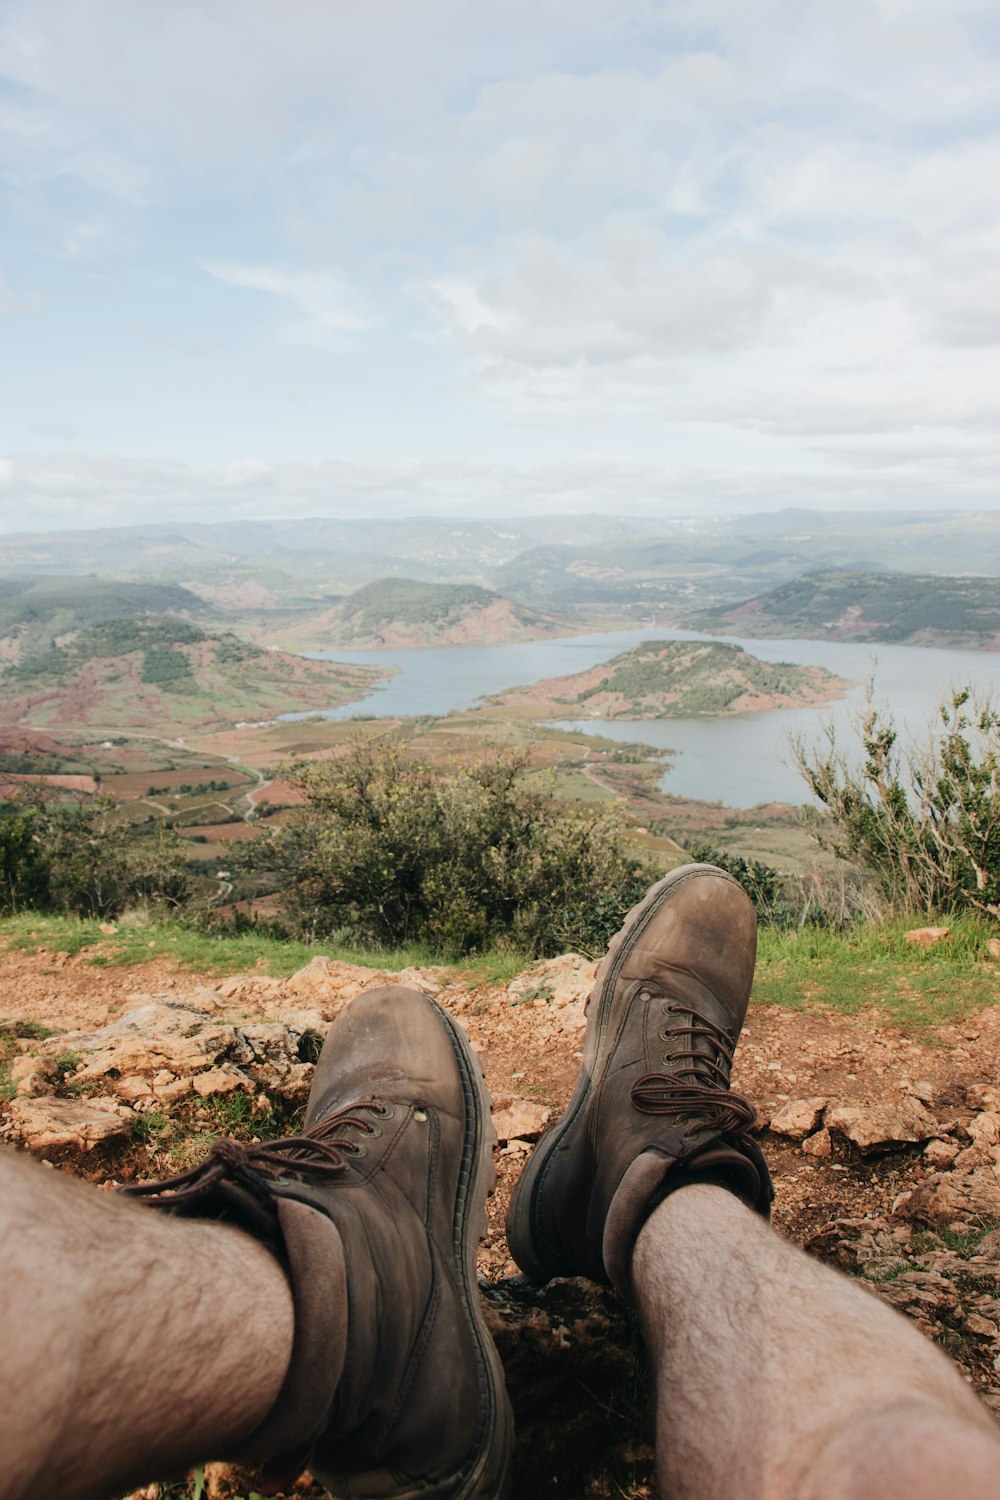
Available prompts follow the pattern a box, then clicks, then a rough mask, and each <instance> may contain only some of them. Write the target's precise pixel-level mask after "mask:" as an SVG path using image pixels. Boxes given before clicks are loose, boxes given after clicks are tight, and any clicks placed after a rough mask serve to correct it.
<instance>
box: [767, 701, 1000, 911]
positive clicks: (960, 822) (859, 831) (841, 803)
mask: <svg viewBox="0 0 1000 1500" xmlns="http://www.w3.org/2000/svg"><path fill="white" fill-rule="evenodd" d="M854 727H855V730H856V732H857V734H858V736H859V738H860V741H861V748H862V750H863V753H864V758H863V763H862V764H861V765H860V767H859V766H857V765H856V764H854V763H853V762H851V761H850V760H849V759H848V757H847V756H845V755H844V754H843V753H842V751H841V750H840V748H839V747H838V745H837V743H836V740H835V737H834V734H833V732H832V730H831V731H830V732H829V734H828V738H827V743H826V745H825V746H824V747H820V748H819V749H817V748H812V749H809V748H807V747H806V746H804V745H803V743H802V742H801V740H799V741H796V742H794V743H793V753H794V755H795V760H796V764H797V765H798V768H799V770H800V772H801V773H802V775H803V776H804V777H805V779H806V781H807V783H808V785H809V788H810V790H811V791H812V792H813V794H814V796H815V797H817V798H818V800H819V802H820V803H821V805H822V807H823V809H824V811H825V812H826V814H827V816H828V818H829V820H830V823H831V824H832V830H830V829H829V828H823V827H821V826H820V825H819V823H818V822H817V826H816V829H815V835H816V838H817V840H818V842H819V843H820V844H821V845H822V846H823V847H824V848H827V849H830V850H831V851H832V852H833V853H834V854H837V855H839V856H840V858H842V859H849V860H854V861H856V862H857V863H858V864H860V865H862V866H863V867H864V869H865V870H866V871H867V872H868V875H869V876H870V878H871V880H872V882H873V883H874V885H875V887H876V889H877V891H878V892H879V894H880V896H881V897H882V899H883V900H884V902H885V903H886V904H887V905H888V906H889V908H890V909H894V910H899V911H920V912H924V913H931V912H954V911H960V910H962V909H964V908H966V907H973V908H975V909H977V910H979V911H983V912H988V913H990V914H991V915H992V916H994V917H1000V714H998V713H997V711H996V710H995V709H994V708H993V707H992V705H991V704H990V703H988V702H980V701H976V700H975V699H974V698H973V696H972V694H971V692H970V691H969V690H968V689H963V690H961V691H958V692H955V693H953V694H952V696H951V698H950V699H949V701H948V702H947V703H943V704H942V705H941V706H940V708H939V709H938V724H937V727H936V729H935V730H934V731H933V733H932V735H931V737H930V741H929V743H928V744H927V745H926V746H924V747H920V746H911V747H910V748H909V750H908V752H907V755H906V756H905V758H904V757H903V756H902V755H901V754H900V751H899V749H898V738H899V736H898V732H897V730H896V726H895V723H894V722H893V719H892V716H891V715H890V714H884V713H880V712H879V711H878V710H876V709H875V708H874V706H873V705H872V703H871V701H869V703H868V705H867V708H866V709H865V711H864V712H863V713H862V714H861V715H860V716H859V718H858V719H857V720H856V722H855V726H854Z"/></svg>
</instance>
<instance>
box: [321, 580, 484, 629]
mask: <svg viewBox="0 0 1000 1500" xmlns="http://www.w3.org/2000/svg"><path fill="white" fill-rule="evenodd" d="M496 597H497V595H496V594H493V593H491V592H490V590H489V589H482V588H479V587H478V585H476V584H474V583H460V584H449V583H421V582H419V581H418V580H417V579H415V578H376V579H375V581H374V583H366V584H365V585H364V587H363V588H360V589H357V590H356V592H355V593H353V594H351V595H350V597H349V598H347V599H345V600H343V601H342V603H341V606H340V607H341V611H342V617H343V619H344V621H345V622H346V621H348V620H349V621H350V622H351V624H352V625H353V626H354V627H355V628H356V629H357V630H358V631H359V632H360V633H362V634H371V633H372V632H373V631H375V630H378V629H379V628H380V627H381V626H383V625H387V624H399V625H428V624H430V625H433V624H436V623H437V621H439V620H444V619H446V618H448V617H449V616H453V615H458V614H462V613H464V612H466V611H468V610H475V609H485V608H486V607H487V605H489V604H492V603H493V601H494V600H495V599H496Z"/></svg>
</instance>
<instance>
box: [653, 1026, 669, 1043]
mask: <svg viewBox="0 0 1000 1500" xmlns="http://www.w3.org/2000/svg"><path fill="white" fill-rule="evenodd" d="M656 1034H657V1036H658V1037H659V1038H660V1041H661V1042H669V1040H670V1028H669V1027H668V1026H661V1027H660V1029H659V1031H658V1032H657V1033H656Z"/></svg>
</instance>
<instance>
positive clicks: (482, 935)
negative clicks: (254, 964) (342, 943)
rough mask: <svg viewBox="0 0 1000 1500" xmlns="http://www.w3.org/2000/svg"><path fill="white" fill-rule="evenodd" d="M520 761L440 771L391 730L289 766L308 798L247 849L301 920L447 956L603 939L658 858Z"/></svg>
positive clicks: (554, 948) (499, 756)
mask: <svg viewBox="0 0 1000 1500" xmlns="http://www.w3.org/2000/svg"><path fill="white" fill-rule="evenodd" d="M526 765H527V758H526V757H525V756H524V755H523V754H517V753H509V752H497V753H495V754H493V755H492V756H490V757H489V758H487V759H485V760H483V761H482V762H480V763H479V764H477V765H474V766H472V767H470V768H467V769H461V770H455V771H453V772H451V773H450V774H445V773H443V772H439V771H436V770H434V769H432V768H431V767H430V766H428V765H427V764H426V763H424V762H423V761H421V760H419V759H417V758H415V757H413V756H411V755H407V754H404V753H403V751H401V750H400V749H399V747H398V746H396V745H393V744H391V743H389V742H387V741H384V740H378V741H371V742H368V743H362V744H356V745H354V746H353V747H352V748H351V750H350V751H349V753H348V754H347V755H346V756H344V757H343V758H341V759H339V760H333V761H323V762H320V763H312V764H310V765H307V766H301V767H298V768H293V770H292V772H291V773H290V776H291V780H292V782H293V784H294V785H295V786H297V787H298V788H299V790H300V791H301V792H302V793H303V794H304V797H305V802H304V804H303V806H302V807H301V808H300V809H298V810H297V813H296V816H295V817H294V819H293V821H292V822H291V823H290V824H289V825H287V826H285V827H283V828H278V829H274V830H269V831H268V832H267V833H266V834H265V835H264V836H263V837H262V838H261V839H259V840H257V841H255V843H253V844H250V845H248V846H246V851H245V854H244V858H245V859H247V860H248V861H249V862H250V863H251V864H253V865H255V866H258V867H259V866H260V865H261V864H262V863H263V864H266V866H267V868H269V869H271V870H273V871H275V872H276V873H277V874H278V876H279V878H280V882H281V884H282V886H283V888H284V909H285V911H286V913H287V915H288V917H289V918H290V919H291V921H292V923H293V925H294V926H295V928H296V929H297V930H298V931H300V932H306V933H310V934H323V935H329V934H330V933H332V932H337V933H338V934H339V935H341V936H342V937H347V938H349V939H351V940H353V941H356V942H361V943H372V944H403V943H411V942H422V943H426V944H428V945H430V946H431V947H433V948H435V949H436V950H438V951H439V952H443V953H446V954H448V955H450V956H458V955H462V954H468V953H473V952H479V951H482V950H484V949H486V948H489V947H491V946H493V945H495V944H497V943H500V942H509V943H512V944H515V945H517V946H518V947H520V948H523V949H527V950H530V951H531V952H534V953H536V954H539V955H542V954H551V953H556V952H561V951H564V950H565V949H566V948H570V947H572V948H576V949H582V950H583V951H585V952H594V951H597V950H599V949H602V948H603V947H604V946H605V945H606V943H607V940H608V938H609V936H610V935H611V934H612V933H613V932H614V931H615V930H616V929H617V928H618V927H619V926H620V925H621V920H622V917H623V916H624V913H625V912H626V911H627V909H628V908H629V906H631V905H632V904H633V903H634V902H635V901H636V900H638V898H639V896H640V895H641V894H642V892H643V890H644V889H645V887H646V885H647V884H648V883H649V881H650V880H651V879H655V877H656V875H657V873H658V872H657V871H655V870H653V869H651V868H649V867H648V866H644V865H643V864H642V863H641V862H640V861H639V860H638V859H636V858H634V857H633V856H632V855H630V854H629V853H628V852H627V851H626V849H625V846H624V829H623V825H622V823H621V822H620V820H619V818H618V816H617V814H615V813H613V812H612V813H609V812H608V811H607V810H606V808H603V807H601V808H596V807H595V806H593V805H590V806H587V807H577V806H574V805H572V804H567V803H565V802H563V801H560V800H559V799H558V798H557V797H556V796H555V794H554V792H553V790H552V789H551V787H550V786H549V785H548V783H546V782H543V781H541V780H540V778H538V777H532V778H531V779H530V780H528V779H526V778H525V777H524V775H523V772H524V771H525V769H526Z"/></svg>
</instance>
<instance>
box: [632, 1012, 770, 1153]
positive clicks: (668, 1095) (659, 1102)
mask: <svg viewBox="0 0 1000 1500" xmlns="http://www.w3.org/2000/svg"><path fill="white" fill-rule="evenodd" d="M663 1009H664V1011H665V1012H666V1013H668V1014H670V1015H671V1016H672V1017H674V1018H675V1021H674V1024H670V1025H666V1026H663V1027H661V1029H660V1038H661V1040H662V1041H664V1042H668V1043H669V1042H680V1043H681V1044H682V1045H680V1046H676V1045H675V1046H674V1048H673V1049H672V1050H667V1051H664V1052H662V1053H661V1054H660V1061H661V1062H663V1063H666V1064H668V1065H677V1064H679V1066H671V1068H670V1071H669V1072H665V1073H645V1074H644V1075H643V1076H642V1078H638V1079H637V1080H636V1081H635V1083H634V1084H633V1085H632V1091H631V1098H632V1103H633V1105H634V1106H635V1108H636V1109H637V1110H639V1111H640V1112H641V1113H642V1114H644V1115H674V1116H680V1117H681V1118H683V1119H685V1120H686V1121H687V1122H688V1125H689V1128H697V1129H700V1128H702V1127H703V1126H707V1127H709V1128H710V1129H712V1130H717V1131H720V1132H722V1133H737V1132H739V1133H742V1132H744V1131H747V1130H749V1129H750V1128H751V1126H752V1125H753V1124H754V1123H755V1122H756V1119H757V1111H756V1110H755V1109H754V1107H753V1105H752V1104H751V1103H750V1101H749V1099H745V1098H744V1097H743V1095H742V1094H734V1093H733V1092H732V1090H731V1089H730V1087H729V1073H730V1069H731V1068H732V1065H733V1052H734V1051H735V1048H736V1039H735V1037H733V1036H731V1035H730V1033H729V1032H728V1031H727V1030H726V1029H725V1028H724V1027H722V1026H719V1025H718V1024H717V1023H716V1022H715V1021H713V1020H711V1018H710V1017H709V1016H705V1015H702V1013H701V1012H700V1011H699V1010H696V1009H695V1008H694V1007H693V1006H691V1005H685V1004H684V1003H683V1002H681V1001H670V1002H669V1003H668V1002H666V1001H665V1002H664V1006H663ZM699 1037H701V1038H704V1039H705V1040H706V1041H708V1042H709V1043H711V1046H712V1049H713V1052H712V1054H709V1053H706V1052H698V1051H696V1050H695V1041H696V1039H697V1038H699Z"/></svg>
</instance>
